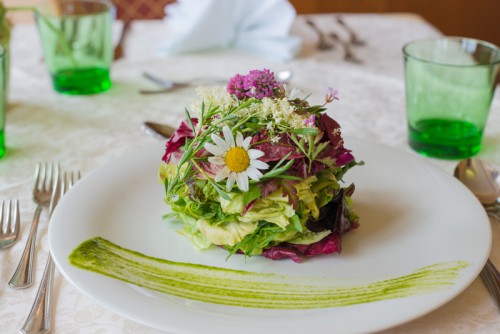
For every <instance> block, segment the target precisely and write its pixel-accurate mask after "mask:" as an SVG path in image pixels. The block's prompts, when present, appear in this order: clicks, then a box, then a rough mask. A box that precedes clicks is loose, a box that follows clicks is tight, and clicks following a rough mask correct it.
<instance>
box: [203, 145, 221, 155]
mask: <svg viewBox="0 0 500 334" xmlns="http://www.w3.org/2000/svg"><path fill="white" fill-rule="evenodd" d="M203 147H204V148H205V149H206V150H207V151H208V152H210V153H212V154H213V155H223V154H224V152H226V150H225V149H223V148H222V147H220V146H217V145H214V144H211V143H206V144H205V145H204V146H203Z"/></svg>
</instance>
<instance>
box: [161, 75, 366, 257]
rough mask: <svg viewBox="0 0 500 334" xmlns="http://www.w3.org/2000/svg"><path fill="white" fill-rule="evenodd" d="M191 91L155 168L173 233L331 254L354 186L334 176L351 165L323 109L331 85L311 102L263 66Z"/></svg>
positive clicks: (270, 249)
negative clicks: (175, 227)
mask: <svg viewBox="0 0 500 334" xmlns="http://www.w3.org/2000/svg"><path fill="white" fill-rule="evenodd" d="M197 92H198V95H199V98H198V99H197V100H195V101H194V102H193V103H192V105H191V106H190V108H187V109H186V115H187V118H186V120H185V121H183V122H182V123H181V124H180V126H179V128H178V129H177V131H176V132H175V134H174V135H173V136H172V137H171V138H170V139H169V140H168V142H167V143H166V149H165V154H164V156H163V159H162V160H163V163H162V165H161V167H160V170H159V175H160V179H161V181H162V182H163V183H164V184H165V190H166V198H165V202H166V203H167V204H168V205H169V206H170V207H171V209H172V212H171V213H170V214H167V215H166V217H167V218H169V219H173V220H174V221H177V222H180V223H182V225H183V226H182V229H181V230H180V231H179V232H180V233H181V234H182V235H184V236H186V237H188V238H189V239H190V240H191V241H192V242H193V243H194V245H195V246H196V247H197V248H199V249H206V248H208V247H210V246H212V245H216V246H219V247H222V248H224V249H226V250H227V251H228V253H229V255H232V254H235V253H242V254H245V255H246V256H255V255H262V256H265V257H267V258H270V259H273V260H278V259H283V258H290V259H292V260H293V261H295V262H300V261H301V260H302V259H303V258H304V257H310V256H315V255H319V254H330V253H333V252H340V250H341V236H342V234H343V233H345V232H348V231H351V230H352V229H355V228H357V227H358V216H357V215H356V213H355V212H354V211H353V210H352V208H351V195H352V194H353V192H354V184H351V185H348V186H343V183H342V177H343V175H344V174H345V173H346V172H347V171H348V170H349V169H350V168H352V167H353V166H356V165H359V164H360V163H358V162H356V160H355V158H354V157H353V155H352V154H351V151H350V150H348V149H347V148H345V147H344V142H343V139H342V136H341V132H340V126H339V124H338V123H337V122H336V121H335V120H334V119H332V118H331V117H329V116H328V115H327V114H326V113H325V110H326V108H325V105H326V104H327V103H330V102H333V101H334V100H337V99H338V97H337V92H336V91H335V90H333V89H332V88H329V89H328V90H327V94H326V97H325V103H324V104H323V105H314V106H311V105H309V103H308V102H307V100H306V98H300V97H299V95H300V94H301V93H300V91H297V90H292V91H288V89H287V87H286V85H285V84H283V83H282V82H278V81H276V79H275V77H274V74H273V73H272V72H271V71H270V70H268V69H263V70H252V71H250V72H249V73H248V74H246V75H240V74H237V75H235V76H234V77H232V78H231V79H230V80H229V82H228V85H227V87H199V88H198V91H197Z"/></svg>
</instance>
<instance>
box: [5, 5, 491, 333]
mask: <svg viewBox="0 0 500 334" xmlns="http://www.w3.org/2000/svg"><path fill="white" fill-rule="evenodd" d="M309 17H311V18H313V19H314V20H315V21H316V22H317V23H318V25H319V26H320V27H321V28H322V29H324V30H325V31H327V32H330V31H334V32H336V33H338V34H339V36H340V37H341V38H342V39H343V40H347V38H348V35H347V33H346V32H345V30H343V29H342V27H340V26H337V25H336V23H335V20H334V19H333V14H332V15H329V14H322V15H314V16H309ZM344 18H345V20H346V22H347V23H348V24H350V25H351V26H352V27H353V28H354V29H355V30H356V31H357V32H358V33H359V35H360V37H362V38H363V39H364V40H365V41H366V45H365V46H359V47H355V48H354V52H355V53H356V55H357V57H358V58H359V59H361V61H362V63H361V64H354V63H350V62H346V61H344V59H343V50H342V48H341V47H340V46H339V45H337V46H336V48H334V49H332V50H328V51H318V50H317V49H316V47H315V43H316V42H317V39H316V36H315V34H314V32H312V31H311V30H310V29H309V28H308V27H307V25H306V24H305V17H303V16H299V17H298V18H297V21H296V23H295V25H294V27H293V33H294V34H297V35H300V36H302V37H303V40H304V45H303V48H302V51H301V53H300V55H299V56H298V57H297V58H295V59H293V60H291V61H286V62H279V61H275V60H270V59H267V58H265V57H263V56H261V55H257V54H251V53H245V52H242V51H238V50H223V51H206V52H199V53H193V54H186V55H179V56H171V57H168V58H160V57H158V56H156V47H157V46H158V44H159V43H160V42H161V41H162V40H164V39H166V38H168V36H169V34H171V33H172V31H170V30H169V27H168V26H166V25H165V24H164V23H163V22H162V21H138V22H134V24H133V26H132V28H131V34H130V36H129V39H128V43H127V45H126V57H125V58H124V59H121V60H119V61H117V62H115V63H114V64H113V67H112V80H113V83H114V84H113V87H112V88H111V90H109V91H108V92H105V93H103V94H98V95H93V96H64V95H60V94H57V93H55V92H54V91H53V90H52V86H51V84H50V77H49V76H48V74H47V71H46V67H45V65H44V64H43V61H42V55H41V50H40V43H39V39H38V35H37V32H36V29H35V27H34V26H33V25H31V24H20V25H17V26H16V27H15V28H14V30H13V36H12V46H11V50H12V51H11V58H12V61H11V85H10V97H9V108H8V112H7V127H6V136H7V145H8V155H7V156H6V157H4V158H3V159H2V160H0V193H1V196H0V199H8V198H19V200H20V201H21V212H22V220H21V223H22V231H21V232H22V235H21V239H20V241H19V242H17V243H16V244H15V245H14V246H13V247H11V248H9V249H7V250H2V251H0V268H1V275H0V324H1V325H0V328H2V330H1V331H2V332H3V333H15V332H17V331H18V330H19V328H20V327H21V325H22V324H23V322H24V320H25V318H26V316H27V314H28V312H29V310H30V308H31V304H32V302H33V299H34V296H35V294H36V290H37V286H38V282H39V281H40V279H41V275H42V272H43V267H44V265H45V259H46V256H47V252H48V242H47V241H48V240H47V229H48V217H47V215H46V213H43V215H42V220H41V224H40V226H39V232H38V239H37V240H38V242H37V249H36V253H37V259H38V260H37V261H36V264H35V265H36V266H35V269H36V276H35V279H36V284H34V285H33V286H32V287H30V288H28V289H24V290H13V289H10V288H9V287H8V285H7V282H8V280H9V279H10V276H11V275H12V273H13V271H14V269H15V267H16V265H17V262H18V260H19V258H20V256H21V253H22V250H23V248H24V244H25V241H26V238H27V235H28V231H29V226H30V224H31V219H32V217H33V213H34V210H35V206H34V204H33V202H32V200H31V190H32V185H33V171H34V166H35V164H36V162H38V161H60V163H61V166H62V167H63V168H64V169H68V170H69V169H80V170H81V171H82V172H83V174H84V175H85V174H87V173H89V172H91V171H93V170H95V169H96V168H99V167H100V166H103V165H105V164H107V163H109V162H110V161H111V160H113V159H115V158H117V157H119V156H121V155H123V154H125V153H126V152H129V151H131V150H134V149H137V148H138V147H141V146H144V145H148V144H151V143H154V142H155V139H153V138H151V137H148V136H147V135H146V134H145V133H144V132H143V131H142V130H141V128H140V124H141V122H142V121H144V120H156V121H161V122H165V123H170V124H172V125H177V124H178V123H179V122H180V120H181V119H182V118H183V117H184V114H183V108H184V106H186V105H187V104H188V103H189V101H191V99H192V98H193V96H194V88H188V89H184V90H179V91H177V92H175V93H169V94H161V95H152V96H144V95H140V94H139V93H138V90H139V89H140V88H154V85H153V84H151V83H149V82H148V81H146V80H145V79H144V78H143V77H142V75H141V73H142V71H149V72H152V73H155V74H157V75H159V76H163V77H166V78H171V79H175V80H184V79H190V78H195V77H199V76H215V77H224V78H227V77H229V76H231V75H233V74H234V73H246V72H248V70H250V69H255V68H263V67H267V68H270V69H272V70H274V71H277V70H280V69H284V68H287V69H291V70H292V71H293V73H294V77H293V81H292V83H291V84H292V85H293V87H296V88H299V89H301V90H302V91H304V92H307V93H311V98H310V101H311V102H317V103H320V102H321V101H322V100H323V98H324V94H325V87H328V86H332V87H335V88H336V89H338V90H339V91H340V97H341V100H340V101H338V102H337V103H334V104H331V105H329V106H328V113H329V114H330V115H332V116H333V117H334V118H335V119H336V120H338V121H339V123H340V124H341V125H342V129H343V134H344V135H348V136H354V137H359V138H364V139H367V140H372V141H375V142H379V143H382V144H385V145H388V146H392V147H395V148H397V149H399V150H401V151H405V152H407V153H409V154H413V155H415V156H417V154H416V153H415V152H413V151H411V150H410V149H409V147H408V145H407V142H406V136H407V129H406V116H405V98H404V94H405V92H404V79H403V60H402V54H401V47H402V46H403V45H404V44H405V43H406V42H409V41H411V40H414V39H418V38H425V37H433V36H439V35H440V33H439V32H438V31H437V30H436V29H435V28H433V27H432V26H430V25H429V24H428V23H426V22H425V21H423V20H414V19H408V18H407V17H399V16H384V15H372V14H358V15H353V14H351V15H348V14H346V15H344ZM117 25H118V26H116V27H115V28H116V32H118V31H119V23H117ZM499 93H500V92H498V91H497V92H496V95H495V98H494V101H493V105H492V109H491V113H490V116H489V120H488V126H487V128H486V130H485V134H484V142H483V143H484V147H483V149H482V151H481V153H480V154H479V157H480V158H482V159H485V160H486V161H489V162H491V163H493V164H495V165H496V166H500V149H499V148H500V96H499V95H500V94H499ZM420 158H421V159H425V160H427V161H428V162H430V163H432V164H435V165H437V166H438V167H440V168H443V169H444V170H446V171H447V172H448V173H452V170H453V167H454V165H455V163H456V161H440V160H436V159H429V158H424V157H420ZM492 228H493V248H492V252H491V259H492V260H493V261H494V262H495V263H496V264H497V265H498V266H500V255H499V252H498V250H499V249H500V231H499V230H500V224H499V223H495V222H492ZM464 247H473V245H464ZM54 309H55V314H56V316H55V317H54V327H55V330H54V332H55V333H134V334H137V333H161V332H160V331H159V330H157V329H153V328H149V327H147V326H144V325H141V324H138V323H135V322H133V321H131V320H128V319H126V318H124V317H122V316H120V315H117V314H115V313H113V312H112V311H110V310H108V309H105V308H104V307H102V306H100V305H99V304H97V303H96V302H94V301H93V300H92V299H91V298H89V297H88V296H86V295H84V294H83V293H82V292H80V291H79V290H78V289H76V288H75V287H74V286H73V285H72V284H71V283H69V282H68V281H66V280H65V279H64V278H63V277H62V276H61V275H59V274H56V277H55V305H54ZM499 315H500V314H499V310H498V308H497V307H496V305H495V304H494V302H493V299H492V298H491V297H490V295H489V294H488V292H487V290H486V288H485V287H484V285H483V283H482V281H481V280H480V279H479V278H477V279H476V280H475V281H474V282H473V283H472V284H471V285H470V286H469V287H468V288H467V289H466V290H465V291H464V292H463V293H461V294H460V295H459V296H457V297H456V298H455V299H453V300H452V301H450V302H449V303H447V304H446V305H444V306H442V307H440V308H439V309H437V310H435V311H433V312H431V313H429V314H427V315H425V316H423V317H421V318H419V319H416V320H414V321H412V322H410V323H407V324H404V325H401V326H398V327H395V328H391V329H388V330H386V331H384V333H391V334H395V333H441V332H446V333H498V332H500V316H499ZM242 332H244V331H242Z"/></svg>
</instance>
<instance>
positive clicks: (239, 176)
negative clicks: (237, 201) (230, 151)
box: [236, 172, 248, 192]
mask: <svg viewBox="0 0 500 334" xmlns="http://www.w3.org/2000/svg"><path fill="white" fill-rule="evenodd" d="M236 184H238V188H240V189H241V191H244V192H246V191H248V175H247V173H245V172H242V173H236Z"/></svg>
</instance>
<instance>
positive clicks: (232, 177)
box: [226, 173, 236, 192]
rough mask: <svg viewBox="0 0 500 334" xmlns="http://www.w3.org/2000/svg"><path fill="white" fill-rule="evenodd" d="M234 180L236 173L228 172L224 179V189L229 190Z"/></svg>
mask: <svg viewBox="0 0 500 334" xmlns="http://www.w3.org/2000/svg"><path fill="white" fill-rule="evenodd" d="M235 181H236V173H231V174H229V176H228V178H227V181H226V191H227V192H230V191H231V188H233V185H234V182H235Z"/></svg>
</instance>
